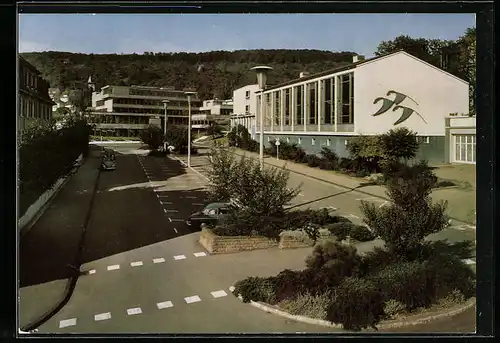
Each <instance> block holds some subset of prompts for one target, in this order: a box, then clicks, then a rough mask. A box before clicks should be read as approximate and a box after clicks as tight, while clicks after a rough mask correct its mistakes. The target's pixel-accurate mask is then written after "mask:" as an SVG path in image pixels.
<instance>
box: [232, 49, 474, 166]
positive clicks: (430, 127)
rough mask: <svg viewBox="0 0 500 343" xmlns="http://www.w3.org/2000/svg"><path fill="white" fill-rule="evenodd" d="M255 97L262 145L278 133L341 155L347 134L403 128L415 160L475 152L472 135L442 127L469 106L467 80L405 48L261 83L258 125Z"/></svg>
mask: <svg viewBox="0 0 500 343" xmlns="http://www.w3.org/2000/svg"><path fill="white" fill-rule="evenodd" d="M261 99H263V101H264V106H263V108H264V141H265V142H266V144H267V142H268V141H270V140H272V139H280V140H281V141H286V142H289V143H296V144H298V145H299V146H301V147H302V148H303V149H304V150H305V151H306V152H308V153H318V152H320V151H321V149H322V148H323V147H328V148H330V149H332V150H334V151H335V152H336V153H337V154H338V155H339V156H340V157H346V156H348V152H347V149H346V145H347V142H348V141H349V139H350V138H351V137H353V136H359V135H378V134H381V133H385V132H387V131H389V130H390V129H392V128H397V127H403V126H404V127H407V128H409V129H411V130H413V131H415V132H417V135H418V140H419V141H420V142H421V144H420V149H419V152H418V155H417V158H419V159H426V160H428V161H429V162H431V163H446V162H450V156H451V157H453V161H454V162H460V161H465V162H468V163H471V162H470V161H472V160H473V159H474V158H475V157H474V156H473V155H472V154H467V153H465V154H463V153H462V150H464V151H466V152H467V151H468V150H467V149H469V150H471V151H472V150H475V137H472V136H471V137H468V136H467V137H465V138H463V137H462V136H460V135H459V134H458V131H456V132H455V131H453V130H451V131H450V130H447V126H448V125H447V118H449V116H450V114H451V113H458V114H459V115H460V114H464V115H465V114H467V113H468V111H469V85H468V83H467V82H466V81H464V80H461V79H459V78H457V77H455V76H454V75H452V74H449V73H447V72H446V71H444V70H442V69H439V68H437V67H435V66H433V65H431V64H429V63H427V62H425V61H422V60H420V59H418V58H416V57H415V56H412V55H410V54H408V53H406V52H404V51H398V52H394V53H392V54H388V55H385V56H378V57H375V58H371V59H366V60H365V59H364V58H363V57H360V56H354V58H353V62H352V64H349V65H346V66H343V67H340V68H336V69H333V70H328V71H325V72H322V73H318V74H314V75H306V76H304V75H302V77H299V78H297V79H295V80H291V81H289V82H285V83H282V84H279V85H275V86H271V87H267V88H266V89H265V91H264V92H263V95H262V94H260V92H259V94H257V99H256V102H255V106H256V111H255V112H256V114H257V128H256V130H257V131H260V125H259V124H258V123H259V122H260V106H261ZM236 107H237V106H236V101H235V110H236ZM235 113H237V112H236V111H235ZM451 121H452V122H453V121H454V120H451ZM450 125H451V124H450ZM467 125H469V123H467ZM454 133H456V137H451V138H450V139H447V138H446V136H447V135H453V134H454ZM258 134H260V132H258ZM467 134H471V133H469V132H467ZM257 136H258V135H257ZM447 141H448V142H447ZM455 141H456V142H457V143H456V144H455ZM463 142H465V143H463ZM459 143H460V144H459ZM462 143H463V144H462ZM463 146H465V148H463ZM457 149H458V150H460V152H459V153H457V152H456V151H455V150H457ZM449 150H450V151H449ZM457 156H458V158H457ZM474 161H475V159H474Z"/></svg>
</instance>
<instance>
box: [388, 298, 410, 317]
mask: <svg viewBox="0 0 500 343" xmlns="http://www.w3.org/2000/svg"><path fill="white" fill-rule="evenodd" d="M406 311H407V309H406V306H405V304H403V303H402V302H401V301H397V300H394V299H390V300H388V301H386V302H385V303H384V313H385V315H386V317H387V318H388V319H395V318H396V317H397V316H398V315H399V314H402V313H405V312H406Z"/></svg>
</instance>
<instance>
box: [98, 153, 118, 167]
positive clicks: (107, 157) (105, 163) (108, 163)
mask: <svg viewBox="0 0 500 343" xmlns="http://www.w3.org/2000/svg"><path fill="white" fill-rule="evenodd" d="M115 169H116V156H115V153H114V152H113V150H105V151H104V154H103V155H102V157H101V170H115Z"/></svg>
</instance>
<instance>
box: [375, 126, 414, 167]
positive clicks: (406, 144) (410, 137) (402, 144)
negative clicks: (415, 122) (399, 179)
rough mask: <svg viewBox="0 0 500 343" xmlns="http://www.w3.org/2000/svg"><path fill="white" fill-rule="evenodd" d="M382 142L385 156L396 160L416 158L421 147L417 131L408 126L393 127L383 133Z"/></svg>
mask: <svg viewBox="0 0 500 343" xmlns="http://www.w3.org/2000/svg"><path fill="white" fill-rule="evenodd" d="M380 144H381V149H382V153H383V155H384V156H385V158H389V159H394V160H401V159H403V160H409V159H412V158H414V157H415V156H416V155H417V151H418V147H419V143H418V141H417V133H416V132H414V131H411V130H409V129H408V128H406V127H400V128H396V129H391V130H389V131H388V132H386V133H384V134H382V135H381V136H380Z"/></svg>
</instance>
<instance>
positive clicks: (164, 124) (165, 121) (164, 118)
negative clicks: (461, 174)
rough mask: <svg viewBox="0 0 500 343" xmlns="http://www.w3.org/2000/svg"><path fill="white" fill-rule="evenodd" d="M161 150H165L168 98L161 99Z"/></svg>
mask: <svg viewBox="0 0 500 343" xmlns="http://www.w3.org/2000/svg"><path fill="white" fill-rule="evenodd" d="M162 102H163V109H164V113H163V151H167V104H168V103H169V101H168V100H166V99H165V100H163V101H162Z"/></svg>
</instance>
